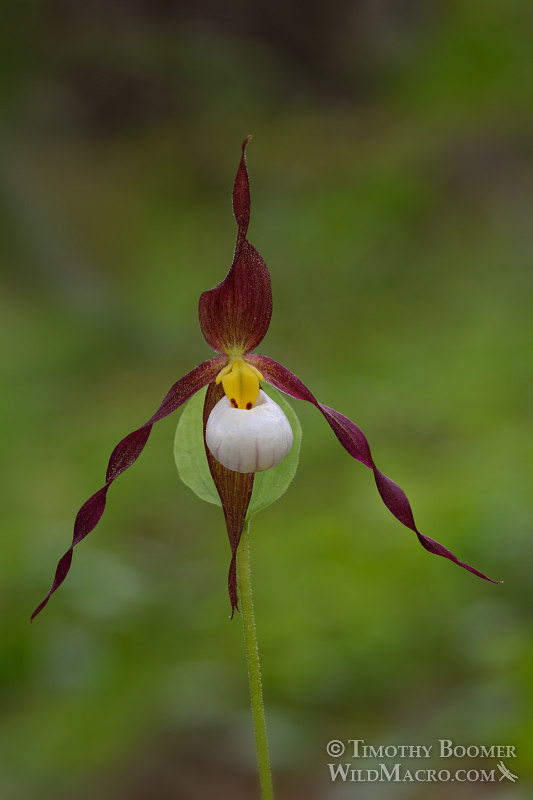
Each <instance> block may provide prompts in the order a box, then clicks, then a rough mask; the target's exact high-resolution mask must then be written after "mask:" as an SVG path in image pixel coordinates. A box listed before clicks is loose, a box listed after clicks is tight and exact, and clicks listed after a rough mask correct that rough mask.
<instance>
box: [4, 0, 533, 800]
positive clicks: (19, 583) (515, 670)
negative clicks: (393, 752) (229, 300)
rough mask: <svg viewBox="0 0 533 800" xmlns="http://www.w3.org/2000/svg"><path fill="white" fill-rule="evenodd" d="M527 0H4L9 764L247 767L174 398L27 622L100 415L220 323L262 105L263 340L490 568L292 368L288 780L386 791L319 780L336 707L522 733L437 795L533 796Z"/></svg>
mask: <svg viewBox="0 0 533 800" xmlns="http://www.w3.org/2000/svg"><path fill="white" fill-rule="evenodd" d="M532 16H533V13H532V8H531V5H530V4H529V3H527V2H525V0H523V2H519V1H518V0H516V1H514V2H513V1H511V2H509V3H506V4H489V3H481V2H470V3H459V2H447V3H446V2H442V3H438V4H424V3H417V2H414V0H412V2H392V0H380V2H376V3H374V2H370V0H365V2H352V3H350V2H347V0H346V1H345V2H338V3H333V4H321V3H318V2H314V3H311V4H306V5H305V7H303V6H300V4H297V3H294V2H293V3H289V4H283V5H282V4H266V3H261V4H257V5H256V4H245V3H244V2H235V3H233V4H229V5H228V4H224V5H223V6H221V5H219V4H216V3H213V2H211V3H210V2H205V3H202V4H200V5H196V6H195V7H194V8H193V7H192V6H189V5H185V4H184V5H183V6H182V5H180V4H179V3H172V2H170V0H167V2H163V0H158V2H147V0H144V2H141V0H137V1H136V2H134V1H133V0H132V1H131V2H126V1H124V2H120V3H112V4H111V3H106V2H100V1H99V2H92V3H81V2H75V1H74V0H71V1H70V2H69V1H68V0H63V1H62V2H60V0H57V1H56V2H52V1H50V2H45V3H33V2H29V0H27V1H26V2H21V3H17V4H12V5H11V7H10V8H8V9H6V12H5V20H6V23H7V24H6V25H4V35H5V37H6V40H5V43H4V46H3V47H2V50H1V53H2V55H1V59H2V66H3V67H4V69H3V70H2V87H3V91H2V97H3V101H2V102H3V108H2V126H1V128H0V136H1V140H2V149H1V174H0V178H1V189H2V194H1V207H2V212H3V213H2V218H1V221H0V225H1V227H0V235H1V241H2V245H3V247H2V254H1V256H2V292H1V297H0V302H1V303H2V313H1V315H0V325H1V326H2V342H3V345H4V346H3V348H2V350H3V358H2V366H3V381H2V386H3V391H2V394H1V400H0V402H1V414H0V419H1V421H2V456H3V458H2V461H3V465H4V469H3V479H2V489H3V491H2V496H3V497H2V523H3V524H2V528H3V535H2V544H1V554H0V555H1V557H0V571H1V575H0V593H1V596H2V635H1V639H0V647H1V651H0V691H1V700H2V706H1V708H2V713H1V722H0V797H1V798H2V800H30V799H31V800H33V798H35V797H39V798H41V799H42V800H47V798H52V797H53V798H55V800H66V798H67V797H72V796H76V797H77V798H79V800H87V799H88V798H92V797H94V796H98V797H101V798H103V800H107V798H109V799H111V798H113V800H122V798H128V800H132V799H133V800H145V799H147V798H150V799H152V798H157V800H167V798H168V799H169V800H170V798H179V800H182V799H183V800H196V798H204V797H214V796H217V797H235V798H240V797H243V798H244V797H253V796H255V791H256V789H255V777H254V747H253V741H252V733H251V720H250V718H249V712H248V708H247V687H246V675H245V666H244V663H243V654H242V648H241V631H240V625H239V620H238V619H234V620H233V621H232V622H230V621H229V619H228V615H229V606H228V601H227V596H226V585H225V584H226V571H227V566H228V563H229V548H228V544H227V538H226V535H225V532H224V529H223V521H222V517H221V514H220V513H219V511H218V510H217V509H215V508H212V507H209V506H207V505H204V504H202V503H200V502H199V501H198V500H197V498H196V497H194V496H193V495H192V494H191V493H190V492H188V491H187V490H186V488H185V487H184V486H182V485H181V484H180V482H179V480H178V477H177V474H176V471H175V468H174V465H173V461H172V441H173V435H174V429H175V424H176V421H177V420H176V419H172V418H170V419H168V420H165V421H164V422H162V423H160V425H159V426H158V428H157V430H154V433H153V436H152V438H151V440H150V442H149V444H148V446H147V449H146V452H145V453H144V454H143V456H142V457H141V459H140V461H139V463H138V465H137V466H136V467H135V468H134V469H133V470H132V471H131V473H128V474H127V475H125V476H124V478H123V479H120V480H119V481H117V484H116V486H115V487H113V489H112V491H111V492H110V495H109V501H108V510H107V512H106V516H105V519H104V520H103V521H102V523H101V524H100V526H99V528H98V529H97V530H95V531H94V533H93V534H91V535H90V537H89V538H88V540H87V541H86V542H85V543H84V544H83V545H81V546H80V547H79V548H78V549H77V551H76V553H75V557H74V565H73V570H72V572H71V574H70V575H69V578H68V580H67V582H66V583H65V585H64V586H63V587H62V588H61V590H60V592H58V594H57V596H55V597H54V598H53V601H52V602H51V603H50V605H49V606H48V607H47V609H46V611H45V612H44V614H43V615H42V616H41V617H39V618H38V619H37V620H36V622H35V623H34V624H33V625H32V626H31V627H30V626H29V625H28V624H27V620H28V618H29V615H30V613H31V611H32V610H33V608H34V607H35V605H36V604H37V602H39V600H40V599H41V598H42V596H43V594H44V593H45V591H46V589H47V588H48V586H49V583H50V581H51V579H52V575H53V569H54V566H55V563H56V561H57V558H58V557H59V555H61V553H62V552H63V551H64V550H65V549H66V547H67V545H68V542H69V540H70V536H71V530H72V523H73V519H74V515H75V513H76V510H77V508H78V507H79V506H80V505H81V503H82V502H83V501H84V500H85V499H86V498H87V496H88V495H89V494H90V493H91V492H92V491H94V490H95V489H96V488H98V487H99V486H100V484H101V480H102V478H103V472H104V467H105V463H106V459H107V457H108V455H109V453H110V452H111V450H112V448H113V446H114V444H115V443H116V442H117V441H118V440H119V439H120V438H121V437H122V436H123V435H124V434H126V433H127V432H128V431H130V430H133V429H134V428H135V427H137V426H138V425H139V424H140V423H141V422H143V421H144V420H145V419H146V418H147V417H148V416H150V414H151V413H152V412H153V411H154V410H155V408H156V406H157V404H158V403H159V401H160V399H161V398H162V396H163V395H164V393H165V392H166V390H167V388H168V387H169V386H170V385H171V383H172V382H173V381H174V380H175V379H176V378H177V377H178V376H180V375H182V374H183V373H184V372H185V371H186V370H187V369H190V368H191V367H192V366H194V365H195V364H196V363H198V362H199V361H200V360H202V359H204V358H205V357H206V356H207V355H208V350H207V346H206V345H205V343H204V342H203V339H202V336H201V333H200V330H199V327H198V324H197V320H196V304H197V299H198V296H199V294H200V292H201V291H202V290H204V289H206V288H208V287H211V286H213V285H214V284H215V283H217V282H218V281H219V280H221V278H222V277H223V275H224V274H225V271H226V270H227V268H228V266H229V264H230V262H231V254H232V248H233V243H234V226H233V222H232V218H231V206H230V188H231V182H232V180H233V177H234V172H235V168H236V165H237V161H238V156H239V146H240V143H241V141H242V139H243V138H244V136H245V135H246V134H248V133H253V134H254V135H255V139H254V141H253V142H252V144H251V146H250V148H249V168H250V175H251V182H252V223H251V228H250V239H251V241H252V242H253V243H254V244H255V246H256V247H257V248H258V249H259V251H260V252H261V253H262V255H263V257H264V258H265V260H266V262H267V264H268V265H269V267H270V270H271V274H272V282H273V290H274V302H275V309H274V317H273V322H272V326H271V329H270V332H269V334H268V336H267V338H266V340H265V342H264V343H263V344H262V346H261V348H260V349H261V351H263V352H266V353H268V354H269V355H271V356H273V357H274V358H278V359H279V360H281V361H283V363H284V364H286V365H287V366H288V367H289V368H293V369H294V370H295V371H296V372H298V374H300V375H301V377H302V379H304V380H305V381H306V382H307V383H308V384H309V386H310V388H311V389H312V391H314V392H315V394H317V396H318V397H319V398H320V399H321V400H322V401H323V402H325V403H328V404H330V405H332V406H334V407H336V408H338V409H339V410H341V411H343V412H345V413H346V414H347V415H348V416H351V417H353V418H354V419H355V421H356V422H357V423H358V424H360V425H361V427H362V428H363V430H365V432H366V433H367V435H368V438H369V440H370V443H371V446H372V450H373V454H374V457H375V458H376V461H377V463H378V465H379V466H380V468H381V469H383V470H384V471H385V472H386V473H387V474H388V475H390V476H391V477H393V478H394V479H395V480H397V481H398V482H399V483H400V484H401V485H402V486H403V487H404V488H405V490H406V491H407V493H408V495H409V497H410V499H411V502H412V505H413V509H414V513H415V517H416V520H417V523H418V524H419V526H420V528H421V530H423V531H424V532H426V533H428V534H429V535H432V536H435V538H437V539H438V540H439V541H442V542H443V543H444V544H446V545H448V546H449V547H451V548H452V549H453V550H454V551H455V552H456V553H457V554H458V555H459V556H460V557H463V558H464V559H465V560H467V561H469V562H470V563H474V564H475V565H476V566H478V567H479V568H480V569H482V570H484V571H486V572H487V573H489V574H490V575H491V576H493V577H495V578H502V579H504V580H505V583H504V584H503V585H502V586H492V585H489V584H485V583H483V582H482V581H478V580H476V579H475V578H474V577H473V576H472V575H469V574H467V573H465V572H463V571H461V570H459V569H457V568H455V567H454V566H453V565H452V564H450V563H447V562H445V561H444V560H443V559H437V558H433V557H431V556H429V555H428V554H427V553H425V552H424V551H423V550H422V549H421V548H420V547H419V545H418V544H417V542H416V539H415V538H414V536H411V535H410V534H409V533H408V532H406V531H405V529H403V528H402V527H401V526H400V525H399V523H396V522H395V520H394V519H393V518H391V517H390V515H388V514H387V512H386V510H385V509H384V507H383V505H382V504H381V502H380V500H379V497H378V496H377V494H376V491H375V488H374V485H373V480H372V476H371V474H370V473H369V472H368V470H365V468H363V467H362V466H361V465H358V464H356V463H355V462H353V461H352V460H351V459H350V458H349V457H348V456H347V455H346V454H345V453H344V451H342V449H341V448H340V447H339V445H338V444H337V442H336V441H335V439H334V437H333V436H332V435H331V432H330V431H329V429H328V428H327V426H326V425H325V424H324V422H323V420H322V419H321V418H319V415H318V414H317V413H316V412H315V411H314V409H312V408H307V407H303V404H300V405H299V407H298V409H297V411H298V413H299V416H300V419H301V422H302V425H303V429H304V440H303V447H302V454H301V460H300V469H299V472H298V474H297V477H296V480H295V481H294V483H293V485H292V487H291V488H290V490H289V492H288V493H287V494H286V495H285V496H284V497H283V499H282V500H281V501H280V502H279V503H278V504H276V505H275V506H273V507H272V508H270V509H268V511H266V512H264V513H263V514H262V515H260V516H259V517H258V518H257V520H256V521H255V523H254V527H253V532H252V536H253V539H252V557H253V565H254V583H255V593H256V611H257V616H258V626H259V637H260V644H261V651H262V657H263V664H264V687H265V698H266V703H267V708H268V714H269V719H270V738H271V748H272V755H273V763H274V768H275V772H276V779H277V783H278V786H279V794H278V797H279V798H280V800H284V798H291V800H292V799H294V798H300V797H302V798H303V797H305V798H316V799H317V800H329V798H332V799H333V800H335V799H336V798H343V797H352V796H357V797H359V798H362V799H363V800H364V799H366V798H374V797H376V798H377V797H378V794H377V789H376V786H374V789H373V787H372V786H371V785H368V786H365V785H363V784H361V785H358V786H356V787H355V786H354V785H352V786H348V785H345V786H343V785H339V784H334V785H331V784H330V782H329V779H328V772H327V769H326V766H325V765H326V763H327V761H328V760H330V759H328V757H327V756H326V754H325V745H326V743H327V741H328V740H329V739H332V738H339V739H344V738H346V739H347V738H364V739H366V740H367V741H368V742H369V743H375V744H377V743H387V744H389V743H390V744H395V743H396V744H399V743H424V744H426V745H429V744H435V743H436V742H437V740H438V739H439V738H452V739H454V740H455V741H457V742H460V743H464V744H470V743H485V744H493V743H504V744H511V745H515V746H516V748H517V751H518V756H519V757H518V758H517V759H516V761H515V762H513V763H512V765H511V764H510V765H509V766H510V767H511V769H512V770H513V772H515V773H517V774H518V775H519V781H518V782H517V783H516V784H515V785H512V784H510V783H509V782H503V783H493V784H482V783H477V784H462V785H460V784H457V783H456V784H453V786H452V785H446V784H440V785H437V784H435V785H433V786H432V787H431V796H432V797H434V798H437V799H438V798H451V797H453V798H454V799H455V800H462V798H471V797H474V796H475V797H487V798H488V797H490V798H498V800H522V798H526V797H528V796H529V791H528V788H527V786H528V780H529V778H530V776H531V768H532V755H531V753H532V747H533V731H532V727H531V718H532V713H531V712H532V706H531V674H532V669H533V643H532V638H531V599H532V589H531V579H530V572H531V568H530V564H531V561H532V558H533V539H532V536H531V533H532V530H531V528H532V525H531V519H532V513H531V512H532V503H531V483H532V478H533V471H532V467H531V440H532V434H533V431H532V423H531V413H530V409H531V406H532V400H533V397H532V394H533V393H532V388H531V387H532V384H531V377H530V374H531V370H530V362H531V355H530V353H531V351H532V348H533V330H532V326H531V307H532V300H533V296H532V295H533V292H532V289H533V280H532V271H531V263H532V249H533V247H532V239H531V217H532V210H533V209H532V206H533V203H532V192H531V186H532V185H533V161H532V149H533V148H532V145H531V142H532V136H531V134H532V128H533V119H532V117H533V104H532V99H531V63H530V60H531V36H530V32H531V24H532V21H533V20H532ZM446 766H449V764H446ZM454 766H461V765H460V764H454ZM469 766H476V767H480V768H482V767H486V766H487V764H486V763H481V762H480V761H476V760H474V761H473V762H472V760H470V762H469ZM490 766H491V767H494V766H495V765H494V764H492V762H491V764H490ZM377 788H379V790H380V791H381V794H379V797H384V798H391V800H395V798H409V800H411V799H412V800H417V798H422V797H424V798H425V797H427V796H428V795H427V791H426V789H425V787H424V785H422V784H419V785H413V784H408V785H403V786H399V785H392V784H391V785H384V784H380V785H378V787H377ZM355 789H357V792H356V791H355ZM452 790H453V791H452Z"/></svg>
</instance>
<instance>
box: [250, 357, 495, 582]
mask: <svg viewBox="0 0 533 800" xmlns="http://www.w3.org/2000/svg"><path fill="white" fill-rule="evenodd" d="M248 360H249V361H250V362H251V363H252V364H254V365H255V366H256V367H257V369H259V370H260V372H262V373H263V375H264V376H265V379H266V380H267V381H268V382H269V383H271V384H272V385H273V386H275V387H276V389H280V391H282V392H285V393H286V394H288V395H290V396H291V397H294V398H296V399H297V400H306V401H307V402H308V403H312V404H313V405H315V406H316V407H317V408H318V409H319V411H321V413H322V414H323V415H324V417H325V418H326V420H327V422H328V423H329V425H330V427H331V429H332V430H333V433H334V434H335V436H336V437H337V439H338V440H339V442H340V443H341V444H342V446H343V447H344V449H345V450H346V451H347V452H348V453H349V454H350V455H351V456H352V457H353V458H356V459H357V460H358V461H360V462H361V463H362V464H364V465H365V466H366V467H369V468H370V469H371V470H372V471H373V473H374V479H375V481H376V486H377V489H378V492H379V494H380V497H381V499H382V500H383V502H384V503H385V505H386V506H387V508H388V509H389V511H390V512H391V514H393V515H394V516H395V517H396V519H397V520H399V521H400V522H401V523H402V525H405V526H406V527H407V528H410V529H411V530H412V531H413V532H414V533H416V535H417V537H418V540H419V542H420V544H421V545H422V547H424V548H425V549H426V550H427V551H428V552H430V553H434V554H435V555H437V556H443V557H444V558H447V559H449V560H450V561H453V562H454V564H458V565H459V566H460V567H463V568H464V569H466V570H468V572H472V573H473V574H474V575H477V576H478V577H479V578H483V580H486V581H489V582H490V583H503V581H495V580H493V579H492V578H489V577H488V576H487V575H484V574H483V572H480V571H479V570H477V569H475V568H474V567H471V566H470V565H469V564H465V563H464V562H463V561H459V559H458V558H457V556H455V555H454V554H453V553H452V552H451V550H448V549H447V548H446V547H444V546H443V545H441V544H439V542H437V541H435V539H431V538H430V537H429V536H426V535H425V534H423V533H420V531H419V530H418V528H417V527H416V525H415V520H414V517H413V511H412V509H411V505H410V503H409V500H408V499H407V495H406V494H405V492H404V491H403V489H401V488H400V486H398V484H397V483H395V482H394V481H392V480H391V479H390V478H387V476H386V475H384V474H383V472H380V470H379V469H378V468H377V467H376V465H375V463H374V460H373V458H372V454H371V452H370V445H369V444H368V441H367V439H366V436H365V435H364V433H363V432H362V430H360V429H359V428H358V427H357V425H356V424H355V423H354V422H352V420H351V419H348V417H345V416H344V414H341V413H340V412H339V411H335V409H334V408H330V407H329V406H325V405H323V404H322V403H319V402H318V400H317V399H316V398H315V397H314V395H313V394H312V393H311V392H310V391H309V389H308V388H307V386H306V385H305V384H304V383H302V381H301V380H300V378H298V377H297V376H296V375H294V374H293V373H292V372H290V370H288V369H287V368H286V367H284V366H282V365H281V364H278V362H277V361H273V360H272V359H271V358H268V357H267V356H262V355H259V354H258V353H253V354H252V355H250V356H248Z"/></svg>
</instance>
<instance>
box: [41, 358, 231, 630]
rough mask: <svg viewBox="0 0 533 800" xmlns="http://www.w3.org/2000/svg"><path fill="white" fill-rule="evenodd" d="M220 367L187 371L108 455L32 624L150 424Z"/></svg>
mask: <svg viewBox="0 0 533 800" xmlns="http://www.w3.org/2000/svg"><path fill="white" fill-rule="evenodd" d="M223 364H224V359H223V358H220V357H217V358H211V359H209V361H204V362H203V364H200V365H199V366H198V367H196V368H195V369H193V370H191V372H189V373H187V375H184V376H183V378H180V380H179V381H176V383H175V384H174V385H173V386H172V387H171V389H170V390H169V391H168V392H167V395H166V397H165V398H164V400H163V402H162V403H161V405H160V407H159V408H158V410H157V411H156V413H155V414H154V415H153V417H151V418H150V419H149V420H148V422H146V423H145V424H144V425H142V426H141V427H140V428H138V429H137V430H136V431H133V433H129V434H128V435H127V436H126V437H125V438H124V439H122V441H120V442H119V443H118V444H117V446H116V447H115V449H114V450H113V452H112V453H111V457H110V459H109V463H108V465H107V471H106V482H105V484H104V485H103V486H102V488H101V489H99V490H98V491H97V492H95V494H93V495H92V497H90V498H89V499H88V500H87V501H86V502H85V503H84V504H83V505H82V507H81V508H80V510H79V511H78V514H77V516H76V520H75V522H74V535H73V538H72V544H71V545H70V547H69V549H68V550H67V552H66V553H65V554H64V555H63V556H62V558H61V559H60V561H59V563H58V565H57V568H56V573H55V576H54V581H53V583H52V587H51V589H50V591H49V592H48V594H47V595H46V597H45V598H44V600H43V601H42V603H40V605H38V606H37V608H36V609H35V611H34V612H33V614H32V615H31V619H32V620H33V619H34V618H35V617H36V616H37V614H39V612H40V611H42V610H43V608H44V607H45V605H46V604H47V603H48V601H49V599H50V597H51V596H52V595H53V593H54V592H55V591H56V589H58V588H59V587H60V586H61V584H62V583H63V581H64V580H65V578H66V577H67V574H68V571H69V570H70V566H71V564H72V551H73V550H74V547H75V546H76V545H77V544H78V543H79V542H81V540H82V539H84V538H85V537H86V536H87V534H88V533H90V532H91V531H92V530H93V528H95V527H96V525H97V524H98V522H99V521H100V518H101V516H102V514H103V513H104V510H105V505H106V498H107V492H108V490H109V487H110V486H111V484H112V483H113V481H114V480H115V478H118V476H119V475H121V474H122V473H123V472H124V470H126V469H128V468H129V467H131V466H132V464H134V463H135V461H137V459H138V458H139V456H140V455H141V453H142V451H143V450H144V446H145V445H146V442H147V441H148V437H149V436H150V433H151V431H152V427H153V425H154V423H155V422H158V420H160V419H163V418H164V417H166V416H168V415H169V414H171V413H172V412H173V411H175V410H176V409H177V408H179V406H181V405H182V404H183V403H184V402H185V401H186V400H188V399H189V398H190V397H192V395H193V394H196V392H197V391H198V390H199V389H201V388H202V386H205V385H206V384H207V383H210V381H212V380H213V378H215V377H216V375H217V373H218V371H219V370H220V369H221V367H222V365H223Z"/></svg>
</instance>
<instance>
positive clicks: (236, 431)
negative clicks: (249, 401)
mask: <svg viewBox="0 0 533 800" xmlns="http://www.w3.org/2000/svg"><path fill="white" fill-rule="evenodd" d="M205 440H206V443H207V446H208V448H209V450H210V452H211V453H212V455H213V456H214V457H215V458H216V460H217V461H219V462H220V463H221V464H222V465H223V466H224V467H227V468H228V469H232V470H234V472H263V471H264V470H266V469H271V467H275V466H276V465H277V464H279V463H280V462H281V461H283V459H284V458H285V456H286V455H287V453H288V452H289V450H290V449H291V447H292V429H291V426H290V423H289V420H288V419H287V417H286V416H285V414H284V412H283V411H282V409H281V408H280V407H279V406H278V404H277V403H275V402H274V400H272V399H271V398H270V397H269V396H268V395H267V394H266V393H265V392H263V390H262V389H260V390H259V394H258V396H257V400H256V401H255V405H254V407H253V408H251V409H250V410H247V409H243V408H233V406H232V405H231V403H230V401H229V400H228V398H227V397H226V396H225V395H224V397H223V398H222V399H221V400H219V401H218V403H217V404H216V406H215V407H214V408H213V410H212V411H211V413H210V415H209V419H208V420H207V426H206V429H205Z"/></svg>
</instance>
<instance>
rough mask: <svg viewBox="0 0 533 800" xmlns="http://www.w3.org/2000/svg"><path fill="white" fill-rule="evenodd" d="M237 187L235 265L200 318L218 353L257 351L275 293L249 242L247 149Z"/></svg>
mask: <svg viewBox="0 0 533 800" xmlns="http://www.w3.org/2000/svg"><path fill="white" fill-rule="evenodd" d="M250 138H251V137H250V136H248V137H247V138H246V139H245V140H244V142H243V145H242V157H241V160H240V163H239V168H238V170H237V176H236V178H235V183H234V186H233V213H234V215H235V221H236V222H237V243H236V245H235V254H234V257H233V264H232V266H231V268H230V270H229V272H228V274H227V275H226V277H225V278H224V280H223V281H222V283H219V284H218V286H215V287H214V288H213V289H209V290H208V291H206V292H203V294H202V295H201V296H200V302H199V307H198V315H199V318H200V327H201V328H202V333H203V334H204V336H205V338H206V340H207V343H208V344H209V345H210V346H211V347H212V348H213V349H214V350H216V351H217V352H218V353H228V352H230V350H234V349H241V350H242V351H243V352H248V351H249V350H253V349H254V347H257V345H258V344H259V342H261V340H262V339H263V337H264V335H265V333H266V332H267V330H268V326H269V325H270V317H271V316H272V291H271V288H270V274H269V272H268V268H267V266H266V264H265V262H264V261H263V259H262V258H261V256H260V255H259V253H258V252H257V250H256V249H255V248H254V247H252V245H251V244H250V242H249V241H248V240H247V239H246V232H247V230H248V223H249V221H250V187H249V183H248V172H247V170H246V158H245V152H246V145H247V144H248V141H249V140H250Z"/></svg>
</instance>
